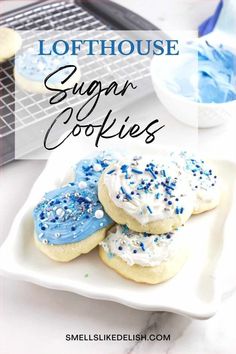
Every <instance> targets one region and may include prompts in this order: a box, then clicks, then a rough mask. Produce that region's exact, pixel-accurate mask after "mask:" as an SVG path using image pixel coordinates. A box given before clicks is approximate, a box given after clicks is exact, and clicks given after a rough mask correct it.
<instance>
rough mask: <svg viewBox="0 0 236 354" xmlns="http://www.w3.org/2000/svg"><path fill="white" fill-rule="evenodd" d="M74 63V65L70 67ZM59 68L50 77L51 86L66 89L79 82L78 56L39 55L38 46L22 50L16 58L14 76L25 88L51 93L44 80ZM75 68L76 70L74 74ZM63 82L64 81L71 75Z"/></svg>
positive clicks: (48, 83)
mask: <svg viewBox="0 0 236 354" xmlns="http://www.w3.org/2000/svg"><path fill="white" fill-rule="evenodd" d="M69 65H73V66H74V67H75V68H74V67H68V66H69ZM61 67H65V68H64V69H62V70H59V71H58V72H57V73H56V74H54V75H53V76H52V77H51V78H49V79H48V81H47V85H48V86H49V87H50V88H56V89H60V88H61V89H62V88H63V89H66V88H71V87H73V86H74V85H75V83H77V82H79V80H80V77H81V73H80V69H79V65H78V62H77V56H70V55H63V56H59V55H56V54H51V55H39V54H38V48H37V47H36V46H34V47H30V48H27V49H25V50H22V51H21V53H19V54H18V55H17V57H16V60H15V69H14V76H15V81H16V84H17V85H18V86H19V87H20V88H21V89H23V90H26V91H29V92H35V93H50V92H51V91H50V90H49V89H48V88H47V87H45V84H44V80H45V78H46V77H47V76H48V75H49V74H52V73H53V72H55V71H56V70H57V69H59V68H61ZM73 70H75V72H74V73H73V74H72V72H73ZM70 74H72V75H71V77H70V78H68V79H67V80H66V81H65V82H64V83H63V84H62V81H63V80H65V79H66V78H67V77H69V76H70Z"/></svg>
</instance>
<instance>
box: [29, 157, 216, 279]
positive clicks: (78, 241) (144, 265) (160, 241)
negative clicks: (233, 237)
mask: <svg viewBox="0 0 236 354" xmlns="http://www.w3.org/2000/svg"><path fill="white" fill-rule="evenodd" d="M219 198H220V193H219V183H218V180H217V176H216V175H215V174H214V173H213V171H212V170H211V169H210V168H209V167H208V166H207V165H206V163H205V162H204V161H203V160H198V159H196V158H194V157H193V156H189V155H188V154H187V153H186V152H181V153H171V154H170V155H169V156H168V157H167V158H165V159H160V158H154V157H151V158H146V157H145V158H143V157H142V156H134V157H132V158H124V157H121V158H120V157H118V158H117V157H116V158H115V157H114V156H113V155H109V154H106V153H103V154H102V155H99V156H97V157H95V158H93V159H89V160H82V161H81V162H79V164H78V165H77V166H76V168H75V178H74V181H73V182H72V183H70V184H69V185H67V186H64V187H62V188H59V189H58V190H56V191H53V192H50V193H47V194H46V195H45V197H44V199H43V201H41V203H39V205H38V206H37V207H36V209H35V210H34V219H35V230H36V232H35V240H36V244H37V246H38V247H39V248H40V249H41V251H43V252H44V253H45V254H47V255H48V256H49V257H50V258H53V259H55V260H59V261H69V260H71V259H73V258H75V257H77V256H79V255H80V254H81V253H87V252H89V251H90V250H91V249H93V248H95V247H96V246H97V245H98V244H99V255H100V257H101V259H102V260H103V262H104V263H105V264H106V265H108V266H109V267H111V268H112V269H114V270H115V271H117V272H118V273H120V274H121V275H123V276H124V277H126V278H128V279H132V280H134V281H136V282H141V283H150V284H157V283H160V282H163V281H165V280H167V279H169V278H171V277H173V276H174V275H175V274H176V273H177V272H178V271H179V270H180V269H181V267H182V266H183V264H184V262H185V260H186V258H187V256H188V242H187V241H188V235H187V232H186V231H185V228H184V224H185V223H186V221H187V220H188V219H189V218H190V217H191V215H192V214H195V213H201V212H204V211H206V210H209V209H212V208H214V207H215V206H216V205H217V204H218V203H219ZM52 245H53V247H51V246H52Z"/></svg>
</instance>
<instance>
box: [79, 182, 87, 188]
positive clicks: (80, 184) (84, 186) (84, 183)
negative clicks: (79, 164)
mask: <svg viewBox="0 0 236 354" xmlns="http://www.w3.org/2000/svg"><path fill="white" fill-rule="evenodd" d="M78 186H79V188H81V189H84V188H86V187H87V183H86V182H85V181H80V182H79V183H78Z"/></svg>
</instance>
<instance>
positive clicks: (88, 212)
mask: <svg viewBox="0 0 236 354" xmlns="http://www.w3.org/2000/svg"><path fill="white" fill-rule="evenodd" d="M80 182H81V181H75V182H73V183H69V184H68V185H66V186H64V187H61V188H58V189H55V190H53V191H51V192H49V193H46V194H45V196H44V198H43V200H42V201H41V202H40V203H39V204H38V205H37V206H36V208H35V209H34V211H33V217H34V224H35V241H36V245H37V247H38V248H39V249H40V250H41V251H42V252H43V253H45V254H46V255H47V256H48V257H50V258H52V259H54V260H57V261H62V262H67V261H70V260H72V259H74V258H75V257H78V256H79V255H80V254H82V253H88V252H89V251H91V250H92V249H93V248H95V247H96V246H97V245H98V243H99V242H100V241H102V240H103V239H104V237H105V234H106V230H107V229H108V228H109V227H110V226H111V225H112V224H113V221H112V220H111V219H110V217H109V216H108V215H107V214H105V212H104V210H103V207H102V205H101V203H100V202H99V200H98V196H97V191H96V188H87V187H86V188H81V187H79V184H80Z"/></svg>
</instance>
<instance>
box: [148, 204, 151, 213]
mask: <svg viewBox="0 0 236 354" xmlns="http://www.w3.org/2000/svg"><path fill="white" fill-rule="evenodd" d="M147 210H148V211H149V213H150V214H152V209H151V208H150V206H149V205H148V206H147Z"/></svg>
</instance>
